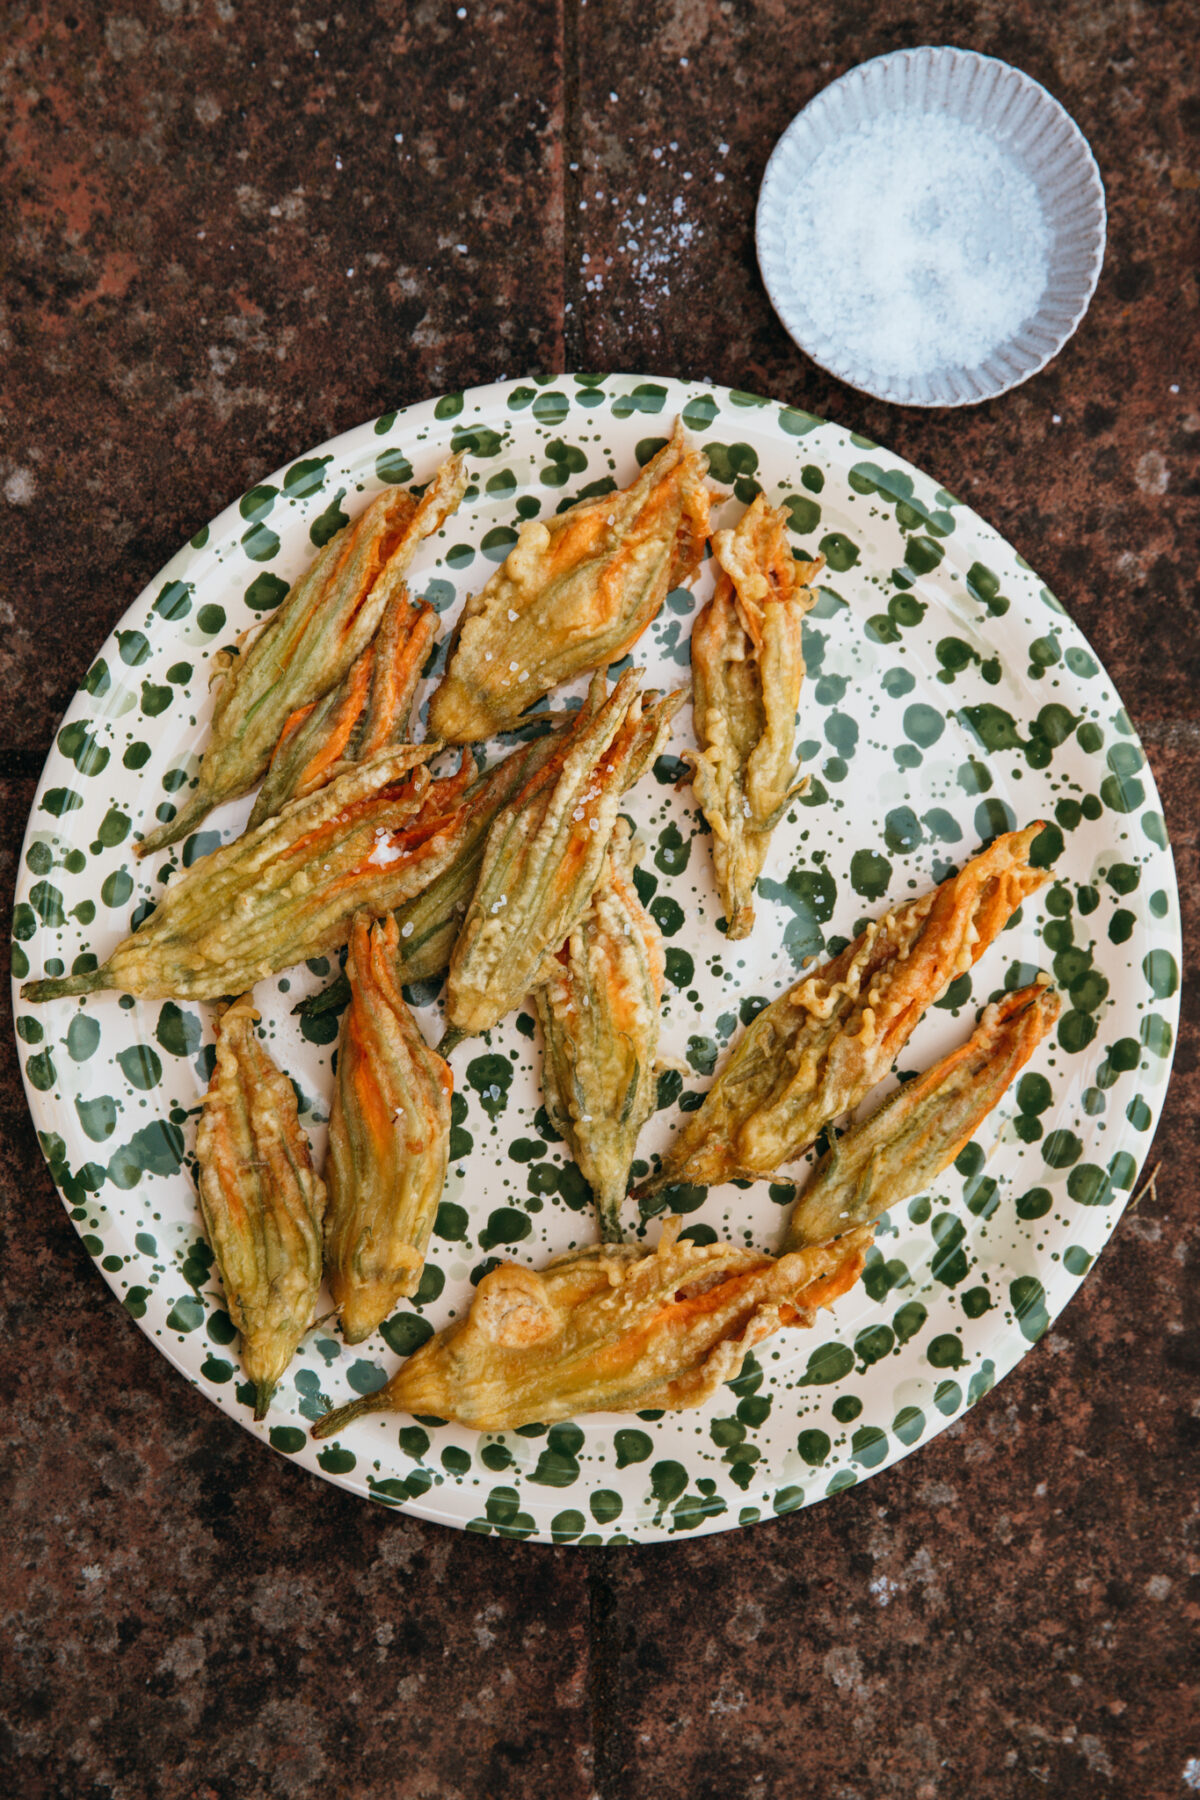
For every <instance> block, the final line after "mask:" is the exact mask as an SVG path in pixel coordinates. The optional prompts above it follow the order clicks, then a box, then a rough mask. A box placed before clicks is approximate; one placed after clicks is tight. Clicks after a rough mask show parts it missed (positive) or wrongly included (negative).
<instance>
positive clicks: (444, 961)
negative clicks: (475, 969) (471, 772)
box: [292, 733, 555, 1019]
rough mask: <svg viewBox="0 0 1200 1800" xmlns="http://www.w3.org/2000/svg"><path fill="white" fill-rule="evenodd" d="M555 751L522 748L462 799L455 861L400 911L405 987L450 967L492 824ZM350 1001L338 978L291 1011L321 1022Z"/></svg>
mask: <svg viewBox="0 0 1200 1800" xmlns="http://www.w3.org/2000/svg"><path fill="white" fill-rule="evenodd" d="M554 751H555V738H554V736H553V734H551V733H547V735H546V736H545V737H540V738H535V739H534V740H533V742H532V743H529V744H521V745H519V746H518V747H517V749H515V750H514V751H513V752H512V753H511V755H509V756H506V757H505V758H504V760H503V761H502V762H498V763H496V764H495V766H494V767H493V768H490V769H486V770H485V771H484V773H483V774H482V775H479V776H477V777H476V779H475V780H474V781H473V782H472V783H471V785H470V787H468V788H467V790H466V792H465V793H464V794H463V798H462V804H463V811H464V814H465V822H464V824H463V826H462V829H461V833H460V836H459V838H458V840H457V849H456V850H455V854H454V857H453V860H452V861H451V862H450V863H449V864H448V865H447V866H446V868H444V869H443V870H442V872H441V874H440V875H435V876H434V878H433V880H432V881H431V882H429V884H428V886H426V887H424V888H422V890H421V892H420V893H419V894H417V895H416V896H415V898H414V899H412V900H406V901H405V902H404V904H403V905H402V906H398V907H397V908H396V911H395V919H396V925H397V929H398V930H399V934H400V940H399V942H400V950H399V964H398V967H397V979H398V980H399V981H400V982H401V983H402V984H405V985H407V984H408V983H409V982H413V981H428V980H429V979H430V977H431V976H434V975H440V974H441V973H442V972H443V970H444V969H446V968H447V967H448V966H449V963H450V954H451V952H452V950H453V949H454V945H455V941H456V939H457V937H458V934H459V932H460V931H461V929H462V922H463V918H464V915H465V914H466V910H467V905H468V903H469V901H470V899H471V895H472V894H473V893H474V892H475V883H476V881H477V880H478V878H479V865H480V863H481V862H482V861H483V852H484V847H485V845H486V843H487V835H488V831H489V829H490V827H491V824H492V821H493V819H494V818H495V817H496V814H497V813H498V812H499V811H500V808H501V807H502V806H506V805H507V804H508V802H509V801H510V800H511V799H512V797H513V795H514V794H515V793H516V792H517V790H518V789H519V788H521V787H522V786H523V785H524V784H525V782H526V781H528V780H529V779H530V777H531V776H532V775H533V774H535V773H536V771H537V770H538V769H540V768H541V766H542V764H543V763H544V762H545V761H546V760H547V758H548V757H551V756H553V754H554ZM349 998H350V983H349V982H348V981H347V979H346V977H345V975H337V976H335V977H334V979H333V980H332V981H331V982H330V983H329V985H328V986H327V987H323V988H322V989H321V990H320V991H319V993H315V994H309V995H308V996H307V998H306V999H304V1000H302V1001H301V1002H300V1004H299V1005H298V1006H296V1007H293V1009H292V1010H293V1012H297V1013H300V1014H301V1015H302V1016H303V1017H305V1018H309V1019H311V1018H318V1017H320V1015H321V1014H323V1013H330V1012H340V1011H341V1009H342V1008H343V1007H344V1006H345V1004H346V1002H347V1001H348V1000H349Z"/></svg>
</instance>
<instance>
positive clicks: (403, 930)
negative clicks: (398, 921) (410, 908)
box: [400, 919, 413, 937]
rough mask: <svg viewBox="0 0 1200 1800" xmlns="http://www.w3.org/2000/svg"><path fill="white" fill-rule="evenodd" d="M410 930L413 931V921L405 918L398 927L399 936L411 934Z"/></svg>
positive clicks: (409, 935)
mask: <svg viewBox="0 0 1200 1800" xmlns="http://www.w3.org/2000/svg"><path fill="white" fill-rule="evenodd" d="M412 931H413V922H412V920H411V919H405V921H404V923H403V925H402V926H401V927H400V936H401V937H411V936H412Z"/></svg>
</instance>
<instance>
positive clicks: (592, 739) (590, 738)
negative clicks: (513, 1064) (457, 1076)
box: [446, 669, 680, 1042]
mask: <svg viewBox="0 0 1200 1800" xmlns="http://www.w3.org/2000/svg"><path fill="white" fill-rule="evenodd" d="M639 678H640V677H639V671H637V670H635V669H629V670H627V671H626V673H625V674H624V675H623V676H622V677H621V679H620V681H619V682H618V683H617V685H616V687H615V688H614V689H613V691H612V693H611V694H610V695H609V696H608V698H607V699H605V698H604V693H605V681H604V677H603V676H602V675H598V676H595V677H594V678H593V682H592V689H591V692H590V694H589V696H588V700H587V702H586V704H585V705H584V707H583V708H581V710H580V713H579V715H578V723H577V724H576V727H575V729H574V731H572V732H571V734H570V735H569V737H566V738H564V739H563V741H562V743H561V744H560V745H558V746H556V750H555V754H554V755H552V756H551V757H550V758H549V760H548V761H547V762H546V763H545V764H543V766H542V768H541V769H539V770H538V772H537V774H536V775H535V776H534V777H533V779H532V780H531V781H530V782H529V783H528V784H527V785H526V787H525V788H524V789H522V791H521V792H520V793H519V794H518V795H517V796H516V798H515V799H514V800H513V801H512V802H511V803H510V804H509V805H508V806H506V807H505V808H504V810H503V812H501V813H500V814H499V815H498V817H497V818H496V820H495V823H494V824H493V825H492V828H491V830H490V832H489V833H488V841H487V849H486V850H485V852H484V857H483V864H482V867H481V869H480V872H479V882H478V885H477V887H476V889H475V893H474V895H473V897H472V900H471V904H470V906H469V907H468V909H467V916H466V920H465V922H464V924H463V928H462V933H461V935H460V937H459V939H458V942H457V943H456V945H455V947H454V954H453V956H452V958H451V961H450V972H449V975H448V977H447V981H446V1018H447V1022H448V1025H449V1028H450V1034H451V1041H452V1042H456V1041H458V1039H459V1038H461V1037H464V1036H470V1035H473V1034H475V1033H477V1032H480V1031H487V1030H488V1029H489V1027H491V1026H492V1025H495V1024H496V1023H497V1021H498V1020H499V1019H502V1018H503V1017H504V1015H505V1013H506V1012H509V1011H510V1010H511V1009H512V1008H513V1007H514V1006H516V1005H517V1004H518V1003H519V1002H520V1001H521V999H523V997H524V996H525V995H526V994H527V993H529V992H530V990H531V989H533V988H536V987H539V986H540V985H541V983H542V982H543V981H545V980H547V979H548V977H549V976H550V975H551V974H552V973H553V968H554V966H555V965H554V959H555V956H556V954H557V952H558V951H559V949H561V947H562V945H563V944H564V942H565V941H566V939H567V937H568V936H569V935H570V933H571V931H572V930H573V929H574V927H575V925H576V923H577V921H578V920H579V919H580V918H581V917H582V915H583V913H584V911H585V910H586V908H587V905H588V902H589V900H590V899H591V895H592V890H593V889H594V887H595V885H596V881H597V878H598V876H599V874H600V869H601V866H602V864H603V861H604V855H605V851H606V849H607V847H608V843H609V839H610V838H611V836H612V832H613V827H614V826H615V824H616V820H617V807H618V806H619V805H620V801H621V796H622V794H623V793H624V792H625V790H626V788H628V787H629V786H630V785H631V784H632V783H633V782H634V781H636V780H637V779H638V778H639V777H640V775H641V774H642V773H643V771H644V770H645V769H646V768H647V767H648V766H649V764H650V763H651V762H652V761H653V760H654V758H655V756H657V754H658V752H659V750H660V749H661V748H662V745H663V744H664V742H665V741H666V737H667V734H668V731H669V729H670V721H671V716H672V714H673V713H674V711H675V709H676V707H677V706H678V704H679V701H680V696H679V695H678V694H669V695H667V696H666V697H665V698H664V699H660V700H657V701H655V702H654V703H653V704H651V705H650V706H645V705H644V702H643V696H642V695H641V694H640V693H639V692H638V681H639Z"/></svg>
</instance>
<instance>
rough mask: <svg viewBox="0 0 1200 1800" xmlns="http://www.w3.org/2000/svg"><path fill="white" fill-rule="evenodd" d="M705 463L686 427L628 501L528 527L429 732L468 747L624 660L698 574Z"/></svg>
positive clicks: (596, 503) (474, 606)
mask: <svg viewBox="0 0 1200 1800" xmlns="http://www.w3.org/2000/svg"><path fill="white" fill-rule="evenodd" d="M707 468H708V463H707V459H706V458H705V457H704V456H703V455H701V454H700V453H699V452H698V451H694V450H689V449H688V447H687V443H686V440H685V438H684V435H683V430H682V427H681V426H680V425H678V424H676V427H675V430H674V433H673V434H672V437H671V440H670V442H669V443H668V444H666V445H665V446H664V448H663V449H662V450H660V451H659V453H658V455H657V456H655V457H654V458H653V459H652V460H651V461H650V462H649V463H647V465H646V467H645V468H644V469H643V470H642V472H641V474H640V475H639V476H638V478H637V480H636V481H634V482H633V483H632V484H631V485H630V486H629V487H628V488H626V489H624V490H623V492H621V493H619V494H601V495H599V496H597V497H596V498H595V499H591V500H581V501H579V502H578V503H577V504H576V505H575V506H572V507H569V508H568V509H567V511H565V512H562V513H558V514H556V515H555V516H554V517H553V518H551V519H548V520H545V521H543V520H541V519H536V520H531V521H530V522H529V523H528V524H526V525H523V526H522V527H521V531H520V535H519V537H518V539H517V543H516V545H515V546H514V548H513V549H512V551H510V553H509V555H508V557H507V558H506V560H505V561H504V563H503V564H502V565H501V567H500V568H499V569H498V570H497V571H496V573H495V574H494V575H493V576H492V578H491V580H490V581H489V582H488V584H487V586H486V587H485V588H484V589H483V590H482V591H481V592H480V593H478V594H475V595H474V596H473V597H472V598H471V599H469V600H468V601H467V604H466V608H465V610H464V612H463V615H462V619H461V621H460V623H459V626H458V631H457V634H456V637H455V641H454V647H453V650H452V651H451V655H450V662H449V666H448V668H447V670H446V675H445V679H444V680H443V682H442V685H441V686H440V687H439V688H438V690H437V692H436V693H435V694H434V696H433V699H432V701H431V702H430V707H429V729H430V731H431V732H432V733H433V734H434V735H435V736H437V737H440V738H442V739H443V741H444V742H446V743H451V744H465V743H470V742H472V741H474V740H476V739H479V738H486V737H490V736H492V734H493V733H495V732H497V731H503V730H505V729H507V728H508V727H509V726H512V725H514V724H516V722H517V720H518V719H519V718H520V716H521V714H522V713H523V712H524V711H525V709H526V708H527V707H528V706H530V705H531V704H532V703H533V702H534V701H535V700H538V699H540V697H541V696H542V695H543V694H548V693H549V692H550V689H551V688H553V687H556V686H557V685H558V684H559V683H560V682H563V681H570V680H572V679H573V678H574V677H575V676H577V675H582V674H584V673H586V672H587V671H588V670H591V669H599V668H603V667H605V666H606V665H608V664H609V663H612V662H616V661H618V660H619V659H620V658H621V657H622V656H624V655H625V652H626V651H627V650H630V649H632V647H633V645H634V644H635V643H636V642H637V640H638V638H639V637H640V636H641V635H642V633H643V631H645V629H646V627H647V625H649V623H650V621H651V619H653V618H654V616H655V614H656V613H657V612H658V610H659V608H660V607H661V605H662V603H663V601H664V600H665V599H666V597H667V593H668V591H669V590H670V589H671V588H673V587H678V586H679V585H680V584H681V583H683V582H688V581H691V580H692V579H693V577H694V576H695V573H696V570H697V569H698V568H699V566H700V558H701V556H702V555H703V551H704V540H705V537H706V535H707V532H708V507H709V496H708V491H707V489H706V488H705V486H704V476H705V472H706V470H707Z"/></svg>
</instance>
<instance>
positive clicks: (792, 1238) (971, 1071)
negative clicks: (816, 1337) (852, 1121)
mask: <svg viewBox="0 0 1200 1800" xmlns="http://www.w3.org/2000/svg"><path fill="white" fill-rule="evenodd" d="M1061 1004H1062V1003H1061V1001H1060V1000H1059V997H1058V995H1057V994H1056V993H1055V992H1054V989H1053V988H1052V987H1048V986H1045V985H1043V984H1041V983H1038V984H1036V985H1035V986H1033V987H1027V988H1021V989H1020V991H1019V992H1018V993H1015V994H1009V995H1006V996H1005V998H1004V999H1003V1000H1000V1001H997V1003H996V1004H995V1005H994V1006H989V1007H987V1008H985V1010H984V1014H983V1017H982V1018H981V1019H980V1021H979V1024H978V1025H977V1026H976V1028H975V1030H974V1032H973V1033H972V1034H971V1036H970V1037H969V1038H968V1039H967V1041H966V1043H965V1044H960V1045H959V1047H958V1049H957V1050H953V1051H951V1053H950V1055H949V1056H946V1057H943V1058H942V1060H941V1062H939V1063H935V1064H934V1066H933V1068H932V1069H929V1070H927V1071H926V1073H925V1074H924V1075H920V1076H918V1077H917V1079H916V1080H915V1081H908V1082H905V1084H904V1086H903V1087H901V1088H897V1090H896V1092H895V1093H894V1094H893V1095H892V1096H891V1097H890V1099H888V1100H885V1101H884V1103H883V1105H882V1106H881V1107H879V1108H878V1110H877V1111H875V1112H874V1113H872V1115H871V1117H870V1118H869V1119H866V1120H864V1122H863V1123H862V1124H861V1125H854V1126H852V1127H851V1129H850V1130H849V1131H848V1132H846V1133H845V1135H844V1136H843V1137H841V1138H839V1139H838V1141H837V1143H836V1144H835V1146H834V1148H833V1149H832V1150H831V1151H830V1152H829V1154H828V1155H827V1156H825V1157H823V1158H822V1160H821V1161H820V1162H819V1163H818V1164H817V1167H816V1170H815V1172H814V1174H813V1177H812V1179H811V1181H810V1182H809V1183H808V1186H807V1187H806V1188H805V1190H804V1192H803V1193H802V1194H801V1196H800V1198H799V1199H798V1200H797V1202H796V1205H795V1208H794V1210H793V1212H792V1216H791V1220H790V1222H789V1224H788V1228H787V1232H786V1234H785V1236H784V1240H783V1247H784V1250H785V1251H787V1250H802V1249H804V1248H805V1247H806V1246H808V1245H812V1244H823V1243H827V1242H828V1240H829V1239H830V1238H833V1237H838V1236H840V1235H841V1233H842V1232H845V1231H851V1230H853V1229H854V1228H855V1227H856V1226H859V1225H866V1224H869V1223H873V1222H874V1220H876V1219H877V1218H878V1217H879V1215H880V1214H881V1213H885V1212H887V1211H888V1209H889V1208H890V1207H893V1206H898V1205H899V1204H900V1202H901V1201H902V1200H907V1199H908V1197H909V1195H910V1194H916V1193H920V1192H922V1191H923V1190H924V1189H925V1188H928V1187H930V1186H931V1185H932V1183H933V1182H934V1181H936V1180H937V1178H938V1176H939V1175H940V1174H941V1172H942V1170H943V1169H945V1168H948V1167H949V1165H950V1164H951V1163H952V1162H953V1161H954V1159H955V1157H956V1156H957V1155H958V1153H959V1151H960V1150H961V1149H962V1148H963V1146H964V1145H965V1144H969V1143H970V1141H971V1139H972V1137H973V1136H974V1135H975V1132H976V1130H977V1128H978V1127H979V1126H980V1125H981V1124H982V1123H983V1121H984V1119H986V1118H987V1116H988V1114H989V1113H990V1112H991V1110H992V1108H993V1107H994V1106H995V1105H996V1104H997V1103H998V1102H999V1100H1000V1099H1001V1097H1002V1095H1003V1094H1004V1092H1005V1089H1006V1088H1007V1087H1008V1086H1009V1084H1010V1083H1011V1082H1013V1081H1015V1080H1016V1077H1017V1075H1018V1074H1019V1073H1020V1071H1021V1069H1023V1068H1024V1066H1025V1064H1026V1063H1027V1062H1028V1061H1029V1058H1030V1057H1031V1056H1032V1055H1033V1053H1034V1051H1035V1050H1036V1049H1037V1047H1038V1045H1039V1044H1040V1043H1041V1041H1042V1039H1043V1038H1044V1037H1045V1035H1046V1033H1047V1032H1048V1031H1049V1030H1050V1028H1051V1026H1052V1025H1053V1024H1054V1021H1055V1020H1056V1019H1057V1017H1058V1015H1059V1010H1060V1008H1061Z"/></svg>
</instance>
